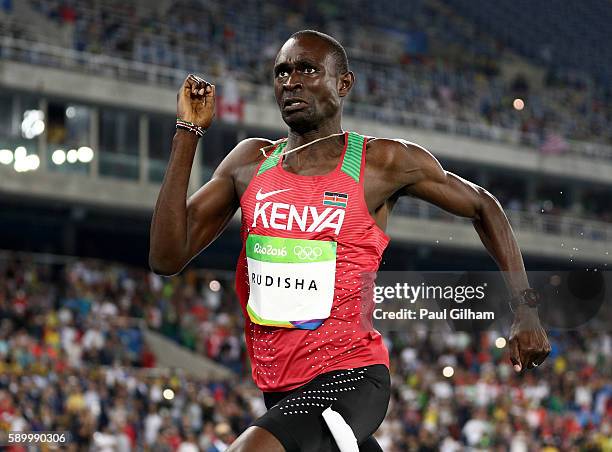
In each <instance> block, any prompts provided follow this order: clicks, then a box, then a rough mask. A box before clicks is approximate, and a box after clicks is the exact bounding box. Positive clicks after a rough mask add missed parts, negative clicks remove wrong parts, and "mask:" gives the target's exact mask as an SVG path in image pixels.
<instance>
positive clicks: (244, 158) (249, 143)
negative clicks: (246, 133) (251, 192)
mask: <svg viewBox="0 0 612 452" xmlns="http://www.w3.org/2000/svg"><path fill="white" fill-rule="evenodd" d="M277 143H278V141H272V140H268V139H266V138H247V139H245V140H242V141H241V142H240V143H238V144H237V145H236V146H235V147H234V149H232V150H231V151H230V153H229V154H227V156H226V157H225V159H223V161H222V162H221V164H220V165H219V166H218V168H217V170H216V171H215V174H214V176H220V177H229V178H231V179H232V180H233V183H234V187H235V190H236V193H237V194H238V195H239V196H241V195H242V193H244V191H245V190H246V187H247V186H248V185H249V182H251V179H252V177H253V174H254V173H255V169H256V168H257V166H258V165H259V164H260V163H261V162H262V161H263V160H264V159H265V158H266V156H265V155H264V152H265V154H266V155H270V152H271V151H272V149H273V146H274V145H275V144H277ZM262 149H263V150H264V152H262Z"/></svg>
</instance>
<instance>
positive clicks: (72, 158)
mask: <svg viewBox="0 0 612 452" xmlns="http://www.w3.org/2000/svg"><path fill="white" fill-rule="evenodd" d="M78 159H79V154H78V152H77V150H76V149H70V150H69V151H68V154H66V160H67V161H68V163H76V161H77V160H78Z"/></svg>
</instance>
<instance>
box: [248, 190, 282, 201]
mask: <svg viewBox="0 0 612 452" xmlns="http://www.w3.org/2000/svg"><path fill="white" fill-rule="evenodd" d="M289 190H291V189H290V188H283V189H282V190H274V191H269V192H268V193H262V192H261V188H260V189H259V191H258V192H257V193H256V194H255V199H256V200H257V201H262V200H264V199H266V198H268V197H269V196H272V195H276V194H278V193H282V192H284V191H289Z"/></svg>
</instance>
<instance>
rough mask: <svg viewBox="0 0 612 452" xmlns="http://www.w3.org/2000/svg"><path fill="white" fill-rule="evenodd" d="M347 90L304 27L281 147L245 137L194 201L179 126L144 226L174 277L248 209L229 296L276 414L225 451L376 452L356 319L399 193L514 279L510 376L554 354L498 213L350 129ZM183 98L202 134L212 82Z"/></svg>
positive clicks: (374, 413) (373, 385)
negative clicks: (468, 226)
mask: <svg viewBox="0 0 612 452" xmlns="http://www.w3.org/2000/svg"><path fill="white" fill-rule="evenodd" d="M354 82H355V76H354V75H353V73H352V72H350V71H349V70H348V61H347V57H346V53H345V51H344V49H343V48H342V46H341V45H340V44H339V43H338V42H337V41H336V40H334V39H333V38H331V37H329V36H327V35H324V34H322V33H318V32H314V31H302V32H298V33H296V34H294V35H293V36H292V37H291V38H290V39H289V40H288V41H287V42H286V43H285V44H284V45H283V47H282V48H281V49H280V51H279V53H278V55H277V58H276V62H275V66H274V91H275V96H276V102H277V104H278V106H279V108H280V111H281V115H282V117H283V120H284V121H285V123H286V124H287V125H288V126H289V134H288V138H287V139H285V140H280V141H279V142H275V143H273V142H271V141H269V140H266V139H262V138H251V139H247V140H244V141H242V142H240V143H239V144H238V145H237V146H236V147H235V148H234V149H233V150H232V151H231V152H230V153H229V154H228V155H227V157H226V158H225V159H224V160H223V162H222V163H221V164H220V165H219V167H218V168H217V169H216V171H215V173H214V174H213V177H212V179H211V180H210V181H209V182H208V183H207V184H206V185H204V186H203V187H202V188H201V189H200V190H198V192H197V193H195V194H194V195H193V196H191V197H190V198H189V199H186V197H187V186H188V182H189V174H190V170H191V165H192V162H193V158H194V154H195V149H196V144H197V141H198V136H197V135H196V134H195V133H193V130H195V129H193V130H184V129H177V132H176V135H175V136H174V139H173V142H172V153H171V155H170V162H169V164H168V169H167V171H166V176H165V178H164V182H163V184H162V187H161V191H160V194H159V198H158V200H157V205H156V207H155V213H154V216H153V220H152V225H151V248H150V256H149V259H150V265H151V267H152V269H153V270H154V271H155V272H157V273H160V274H163V275H172V274H175V273H177V272H179V271H180V270H181V269H182V268H183V267H184V266H185V265H186V264H187V263H188V262H189V261H190V260H191V259H192V258H193V257H194V256H196V255H197V254H198V253H199V252H200V251H202V250H203V249H204V248H206V247H207V246H208V245H209V244H210V243H211V242H212V241H213V240H214V239H215V238H216V237H218V236H219V234H221V232H222V231H223V230H224V228H225V227H226V226H227V224H228V222H229V221H230V219H231V218H232V217H233V216H234V214H235V212H236V210H237V209H238V208H239V207H240V208H241V214H242V228H241V237H242V240H243V249H242V253H241V255H240V258H239V261H238V267H237V271H236V278H237V281H236V287H237V293H238V296H239V298H240V302H241V305H242V308H243V312H244V314H245V339H246V344H247V348H248V351H249V356H250V359H251V364H252V375H253V379H254V380H255V382H256V384H257V385H258V387H259V388H260V389H261V390H262V391H263V393H264V399H265V403H266V406H267V407H268V412H267V413H266V414H264V415H263V416H262V417H261V418H259V419H258V420H257V421H255V422H254V425H253V426H251V427H249V428H248V429H247V430H246V431H245V432H244V433H242V434H241V435H240V436H239V437H238V439H237V440H236V441H235V442H234V443H233V444H232V445H231V447H230V448H229V450H230V451H232V452H236V451H249V452H260V451H270V452H275V451H279V452H280V451H285V450H286V451H297V450H301V451H331V450H338V449H340V450H342V451H347V450H351V451H353V450H357V447H358V450H361V451H379V450H381V449H380V446H379V445H378V443H377V442H376V440H375V439H374V438H373V436H372V434H373V433H374V432H375V431H376V429H377V428H378V426H379V425H380V423H381V422H382V420H383V418H384V416H385V413H386V410H387V405H388V401H389V386H390V381H389V371H388V365H389V358H388V354H387V350H386V349H385V346H384V345H383V341H382V338H381V335H380V334H379V333H378V332H377V331H376V330H374V329H371V328H369V327H368V326H367V324H366V322H363V321H362V319H363V318H364V317H363V315H362V314H363V313H362V309H361V307H362V304H361V293H362V290H364V287H362V285H363V284H368V282H367V281H364V280H363V279H362V278H360V274H361V273H363V272H375V271H376V270H377V269H378V266H379V264H380V260H381V255H382V253H383V251H384V249H385V247H386V246H387V244H388V241H389V238H388V237H387V235H386V234H385V233H384V232H383V231H384V230H385V227H386V224H387V218H388V216H389V214H390V212H391V210H392V208H393V205H394V204H395V202H396V201H397V199H398V198H399V197H400V196H404V195H410V196H415V197H418V198H420V199H424V200H426V201H429V202H430V203H433V204H435V205H436V206H439V207H441V208H443V209H445V210H447V211H449V212H452V213H454V214H456V215H460V216H462V217H468V218H472V220H473V223H474V227H475V228H476V231H477V232H478V234H479V236H480V238H481V240H482V242H483V244H484V246H485V247H486V249H487V250H488V251H489V253H490V254H491V255H492V256H493V258H494V259H495V261H496V262H497V264H498V266H499V268H500V269H501V270H504V271H508V272H511V273H509V274H510V275H514V276H510V277H508V280H507V282H508V286H509V288H510V290H511V292H512V296H513V297H514V298H515V299H516V300H518V303H517V307H516V309H515V319H514V322H513V326H512V330H511V337H510V354H511V361H512V363H513V364H514V368H515V370H517V371H521V370H522V369H529V368H532V367H535V366H538V365H539V364H541V363H542V361H543V360H544V359H545V358H546V356H547V355H548V353H549V351H550V346H549V344H548V340H547V338H546V333H545V332H544V330H543V328H542V327H541V325H540V321H539V319H538V314H537V310H536V309H534V308H533V303H532V302H533V301H534V300H533V292H532V291H530V290H529V283H528V281H527V277H526V275H525V269H524V266H523V260H522V257H521V252H520V250H519V248H518V246H517V243H516V240H515V238H514V235H513V232H512V229H511V228H510V225H509V223H508V220H507V219H506V216H505V215H504V212H503V211H502V209H501V207H500V205H499V203H498V202H497V201H496V199H495V198H494V197H493V196H491V194H489V193H488V192H487V191H486V190H484V189H482V188H481V187H479V186H477V185H474V184H472V183H470V182H468V181H466V180H464V179H461V178H460V177H458V176H456V175H455V174H452V173H449V172H446V171H444V169H442V167H441V166H440V164H439V163H438V161H437V160H436V159H435V158H434V157H433V156H432V155H431V154H430V153H429V152H427V151H426V150H425V149H423V148H422V147H420V146H417V145H415V144H413V143H409V142H406V141H403V140H393V139H386V138H369V137H364V136H361V135H359V134H357V133H354V132H343V130H342V125H341V119H342V103H343V99H344V97H345V96H346V95H348V93H349V92H350V90H351V87H352V86H353V84H354ZM177 103H178V106H177V114H178V117H179V118H180V119H181V120H183V121H186V122H189V123H193V124H195V126H197V127H201V128H204V129H206V128H208V127H209V126H210V124H211V122H212V119H213V116H214V103H215V87H214V85H211V84H209V83H208V82H206V81H204V80H203V79H201V78H200V77H197V76H195V75H189V76H188V77H187V79H186V80H185V82H184V83H183V85H182V87H181V89H180V91H179V93H178V102H177ZM183 127H185V128H186V129H189V127H190V126H189V125H187V126H185V125H184V124H183ZM198 130H200V129H198ZM316 140H319V141H317V142H316V143H315V141H316ZM309 143H310V144H309ZM304 145H305V146H304ZM302 146H304V147H302ZM298 147H300V149H299V150H297V151H295V152H291V151H292V150H294V149H297V148H298ZM262 148H263V152H262ZM365 289H367V287H366V288H365ZM357 445H358V446H357Z"/></svg>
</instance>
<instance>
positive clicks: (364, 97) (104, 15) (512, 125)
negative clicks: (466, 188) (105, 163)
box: [3, 0, 612, 153]
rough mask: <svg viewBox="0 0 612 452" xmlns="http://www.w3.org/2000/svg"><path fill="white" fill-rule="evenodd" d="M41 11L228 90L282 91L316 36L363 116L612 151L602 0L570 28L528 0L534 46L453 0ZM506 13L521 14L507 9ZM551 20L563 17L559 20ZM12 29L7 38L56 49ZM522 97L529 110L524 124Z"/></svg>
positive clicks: (87, 38)
mask: <svg viewBox="0 0 612 452" xmlns="http://www.w3.org/2000/svg"><path fill="white" fill-rule="evenodd" d="M29 1H30V4H31V5H32V6H33V7H34V8H35V10H36V11H38V12H40V13H41V14H42V15H43V16H45V17H47V18H48V20H49V21H52V22H54V23H57V24H59V25H60V26H61V27H62V29H63V31H64V33H62V36H66V39H64V41H63V42H62V44H63V45H66V46H68V47H70V48H72V49H74V50H78V51H84V52H89V53H91V54H105V55H111V56H115V57H120V58H124V59H127V60H133V61H138V62H143V63H150V64H154V65H159V66H164V67H172V68H179V69H184V70H186V71H192V72H198V73H202V74H205V76H206V77H209V78H210V79H211V80H213V81H217V82H221V81H222V80H223V79H224V78H226V76H227V75H228V74H232V76H234V77H236V78H238V79H240V80H244V81H249V82H253V83H255V84H258V85H269V84H270V81H271V76H272V74H271V67H272V63H273V59H274V57H275V55H276V52H277V51H278V48H279V47H280V45H281V44H282V42H284V40H285V39H286V38H287V37H288V36H290V35H291V34H292V33H293V32H294V31H295V30H299V29H303V28H316V29H320V30H323V31H326V32H329V33H330V34H332V35H333V36H335V37H336V38H338V40H339V41H340V42H342V43H343V44H344V45H345V46H346V48H347V49H348V50H349V57H350V62H351V67H352V69H353V70H354V71H355V73H356V74H357V79H358V83H357V84H356V85H355V88H354V90H353V92H352V94H351V96H350V98H349V101H348V104H347V106H346V108H347V111H348V112H350V113H352V114H355V115H357V116H362V117H367V118H375V119H379V120H383V121H391V122H393V121H395V122H398V121H400V117H402V115H399V114H398V113H397V112H402V114H403V117H404V119H403V121H404V122H405V121H406V116H405V114H410V113H414V114H418V115H428V116H430V117H432V118H442V119H444V120H445V121H446V122H445V123H446V125H445V126H444V127H452V129H453V130H454V131H459V132H461V126H460V125H459V126H457V124H472V125H484V126H496V127H498V128H499V129H503V130H505V131H512V132H514V133H516V134H517V135H519V136H520V137H521V141H523V142H524V143H525V144H529V145H534V146H537V147H540V148H541V149H542V150H543V151H545V152H552V153H559V152H564V151H566V150H568V148H569V144H568V142H567V141H566V140H567V139H575V140H587V141H590V142H598V143H607V144H610V143H612V128H611V127H610V123H611V119H612V111H611V108H610V105H611V104H610V96H611V92H610V73H611V69H610V63H609V61H611V60H609V59H608V60H607V61H608V63H606V62H605V61H606V57H605V55H606V54H607V53H604V54H603V55H598V54H597V52H592V51H591V50H590V49H588V50H586V51H583V52H578V50H577V47H578V45H577V44H572V43H573V42H575V41H576V40H571V39H569V37H570V36H574V34H575V33H576V31H575V30H576V29H580V30H583V31H584V33H583V34H584V36H586V37H588V38H589V39H590V40H591V41H593V42H594V43H595V42H598V40H599V39H601V38H605V31H603V30H605V29H606V28H607V27H606V24H607V23H609V20H608V21H607V22H606V18H608V19H612V18H611V17H610V15H611V14H610V11H609V8H605V7H602V5H601V3H602V2H601V1H600V0H597V1H591V2H581V3H580V5H579V6H576V7H574V8H573V9H572V8H570V9H572V10H571V11H569V12H568V14H569V13H571V17H572V18H573V20H571V21H570V20H565V17H566V16H565V15H564V11H565V9H566V8H568V6H565V5H564V3H563V2H554V3H555V5H550V10H549V9H547V8H545V7H538V6H535V5H531V3H530V2H522V3H523V6H522V8H521V20H522V21H524V22H525V23H520V24H518V25H517V26H519V27H520V28H521V29H526V30H530V29H537V30H538V33H537V34H534V33H527V32H525V33H522V36H523V38H521V37H520V36H519V37H517V35H520V34H517V33H514V32H512V31H509V30H508V27H507V24H506V22H507V21H506V20H505V19H504V16H503V15H502V14H493V13H491V14H490V15H489V16H488V17H490V18H491V21H493V23H492V24H489V28H488V29H487V32H486V33H485V32H483V31H480V30H481V29H482V28H481V29H477V28H476V27H475V26H474V24H473V22H472V21H477V20H478V19H479V18H480V19H482V17H480V15H478V14H477V12H478V11H473V9H474V8H472V7H470V5H469V2H461V1H451V0H441V1H433V0H416V1H411V2H403V1H399V0H394V1H389V2H386V3H385V8H380V7H378V5H377V4H376V3H373V2H368V1H366V0H359V1H358V2H350V1H348V0H341V1H336V2H325V1H314V2H309V1H299V0H294V1H290V2H281V1H278V0H275V1H266V2H264V1H259V0H249V1H236V0H230V1H223V2H221V1H217V0H212V1H206V2H203V1H197V0H173V1H171V0H165V1H162V2H156V6H153V5H151V4H149V3H148V2H128V3H125V2H121V1H117V0H102V1H100V0H86V1H78V2H77V1H74V0H61V1H60V0H29ZM604 3H605V2H604ZM6 4H11V2H6ZM500 6H503V8H504V9H505V10H510V11H511V10H513V9H516V8H514V6H513V4H512V2H510V1H508V0H504V1H503V2H502V4H501V5H500ZM603 6H605V5H603ZM11 10H12V7H6V10H5V12H6V13H8V14H10V12H11ZM551 11H555V15H554V17H561V16H563V17H564V19H563V20H558V21H554V20H550V19H549V16H550V14H551ZM493 12H494V11H493ZM458 13H461V14H465V17H462V16H461V15H460V14H458ZM474 14H476V16H475V17H472V16H474ZM556 14H558V15H556ZM593 17H595V18H597V20H596V21H593V20H594V19H593ZM496 21H497V22H496ZM519 22H520V21H519ZM9 24H10V26H7V27H6V28H7V29H6V30H3V34H5V35H9V36H16V37H21V38H27V39H34V40H36V39H38V40H43V41H44V42H49V41H48V40H47V38H46V37H45V38H44V39H43V38H41V37H37V36H35V35H32V34H31V33H29V32H28V30H27V28H25V27H22V28H20V27H19V25H18V24H17V23H9ZM496 24H497V25H499V26H496ZM555 27H558V29H557V28H555ZM602 34H603V36H601V35H602ZM559 36H561V37H559ZM563 36H565V37H563ZM581 36H582V35H581ZM609 37H610V36H609V35H608V38H609ZM585 39H586V38H585ZM566 41H567V42H566ZM50 42H53V38H51V41H50ZM594 45H595V44H594ZM584 47H585V46H583V48H584ZM587 47H588V46H587ZM567 49H570V50H571V51H572V52H573V53H572V55H574V56H575V57H574V58H570V57H568V56H567V55H566V53H567ZM602 51H605V52H608V50H605V49H602ZM515 55H519V56H521V57H522V58H523V59H524V60H525V61H529V62H530V67H531V68H533V71H536V72H538V71H539V72H540V73H541V74H540V77H539V78H540V79H541V83H540V82H538V83H537V84H534V83H533V78H529V77H525V76H524V75H523V74H522V73H521V71H520V70H518V71H516V70H514V71H513V70H508V67H509V66H512V65H516V64H517V59H516V58H514V56H515ZM522 67H525V64H523V66H522ZM502 69H504V70H502ZM533 71H532V72H533ZM511 74H513V75H511ZM530 80H531V81H530ZM514 99H521V100H524V102H523V104H522V105H519V107H518V109H521V110H522V111H520V114H519V112H517V111H516V110H515V109H514V108H512V105H513V100H514ZM408 121H409V122H410V120H409V119H408ZM415 121H416V119H415ZM449 121H450V122H451V123H452V125H451V126H449V125H448V122H449ZM417 123H418V125H420V126H423V125H424V124H421V122H420V121H417ZM442 123H444V121H443V122H442ZM442 123H437V122H436V121H434V123H433V124H431V125H430V127H443V126H442ZM490 138H491V137H490ZM492 138H494V136H493V137H492Z"/></svg>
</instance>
